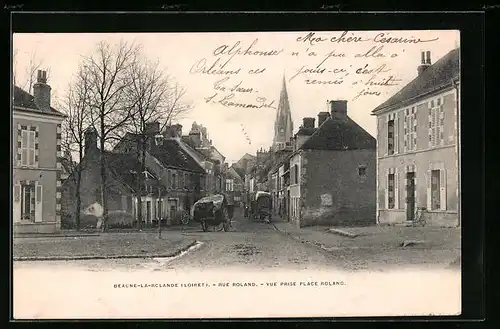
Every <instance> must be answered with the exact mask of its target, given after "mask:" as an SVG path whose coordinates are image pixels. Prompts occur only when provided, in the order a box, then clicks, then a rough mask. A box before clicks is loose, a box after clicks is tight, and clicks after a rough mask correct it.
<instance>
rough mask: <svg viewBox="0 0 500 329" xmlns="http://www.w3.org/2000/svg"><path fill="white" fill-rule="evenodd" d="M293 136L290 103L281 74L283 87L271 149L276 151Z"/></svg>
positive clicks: (284, 79)
mask: <svg viewBox="0 0 500 329" xmlns="http://www.w3.org/2000/svg"><path fill="white" fill-rule="evenodd" d="M292 136H293V122H292V113H291V111H290V102H289V100H288V92H287V90H286V78H285V74H284V73H283V85H282V87H281V92H280V101H279V105H278V110H277V111H276V121H275V122H274V139H273V149H274V150H277V149H279V148H280V147H283V146H284V144H285V143H287V142H289V141H290V138H291V137H292Z"/></svg>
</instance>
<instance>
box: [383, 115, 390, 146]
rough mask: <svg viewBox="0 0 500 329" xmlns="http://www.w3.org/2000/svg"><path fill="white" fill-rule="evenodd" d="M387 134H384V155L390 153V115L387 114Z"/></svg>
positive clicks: (385, 125)
mask: <svg viewBox="0 0 500 329" xmlns="http://www.w3.org/2000/svg"><path fill="white" fill-rule="evenodd" d="M384 127H385V134H384V136H383V140H384V141H385V142H384V143H383V144H384V155H388V154H389V137H388V136H389V115H386V116H385V124H384Z"/></svg>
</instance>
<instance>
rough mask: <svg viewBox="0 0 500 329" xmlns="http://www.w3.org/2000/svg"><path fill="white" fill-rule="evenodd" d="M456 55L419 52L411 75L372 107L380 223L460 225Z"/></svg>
mask: <svg viewBox="0 0 500 329" xmlns="http://www.w3.org/2000/svg"><path fill="white" fill-rule="evenodd" d="M459 57H460V49H459V48H457V49H454V50H452V51H450V52H449V53H448V54H446V55H445V56H444V57H442V58H441V59H439V60H438V61H436V63H434V64H432V63H431V54H430V52H429V51H427V52H422V53H421V59H420V65H419V66H418V67H417V70H416V71H417V72H416V73H417V76H416V78H415V79H414V80H412V81H411V82H410V83H409V84H407V85H406V86H404V87H403V88H402V89H401V90H400V91H399V92H398V93H396V94H395V95H394V96H393V97H391V98H389V99H388V100H387V101H386V102H384V103H383V104H381V105H379V106H377V107H376V108H375V109H374V110H373V115H375V116H376V117H377V144H378V145H377V172H378V176H377V218H378V222H379V223H380V224H394V223H405V224H407V225H412V224H414V223H415V222H419V223H426V224H427V225H437V226H457V225H459V215H458V214H459V211H460V192H459V191H460V170H459V168H460V157H459V154H460V151H459V147H460V139H459V138H460V134H459V131H458V127H459V126H460V125H459V118H460V91H459V87H460V58H459ZM424 208H425V209H424Z"/></svg>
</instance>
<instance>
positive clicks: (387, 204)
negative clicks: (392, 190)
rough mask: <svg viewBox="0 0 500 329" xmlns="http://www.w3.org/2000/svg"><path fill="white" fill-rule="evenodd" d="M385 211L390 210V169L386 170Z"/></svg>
mask: <svg viewBox="0 0 500 329" xmlns="http://www.w3.org/2000/svg"><path fill="white" fill-rule="evenodd" d="M384 195H385V209H389V169H386V170H385V193H384Z"/></svg>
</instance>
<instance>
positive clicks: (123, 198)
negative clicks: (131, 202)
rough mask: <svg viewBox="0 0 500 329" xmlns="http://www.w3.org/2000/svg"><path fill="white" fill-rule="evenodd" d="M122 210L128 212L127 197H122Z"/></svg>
mask: <svg viewBox="0 0 500 329" xmlns="http://www.w3.org/2000/svg"><path fill="white" fill-rule="evenodd" d="M122 210H123V211H127V210H128V197H127V196H126V195H122Z"/></svg>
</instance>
